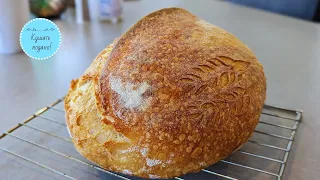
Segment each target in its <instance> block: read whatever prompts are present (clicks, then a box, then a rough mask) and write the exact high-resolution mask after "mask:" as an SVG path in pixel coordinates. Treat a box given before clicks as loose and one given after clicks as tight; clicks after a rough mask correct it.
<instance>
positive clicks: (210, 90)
mask: <svg viewBox="0 0 320 180" xmlns="http://www.w3.org/2000/svg"><path fill="white" fill-rule="evenodd" d="M265 97H266V79H265V76H264V72H263V68H262V65H261V64H260V63H259V62H258V61H257V59H256V57H255V56H254V55H253V53H252V51H251V50H250V49H249V48H248V47H247V46H246V45H244V44H243V43H242V42H241V41H240V40H239V39H237V38H236V37H234V36H233V35H231V34H230V33H228V32H226V31H224V30H222V29H220V28H218V27H216V26H213V25H211V24H209V23H207V22H205V21H204V20H200V19H198V18H197V17H195V16H194V15H192V14H190V13H189V12H187V11H186V10H183V9H179V8H168V9H162V10H159V11H156V12H154V13H151V14H149V15H148V16H146V17H144V18H142V19H141V20H140V21H139V22H137V23H136V24H135V25H134V26H133V27H132V28H130V29H129V30H128V31H127V32H126V33H125V34H123V35H122V36H121V37H120V38H119V39H118V40H115V41H114V42H113V43H112V44H111V45H109V46H108V47H107V48H106V49H104V50H103V51H102V52H101V53H100V54H99V55H98V56H97V57H96V59H95V60H94V61H93V62H92V64H91V65H90V67H89V68H88V69H87V70H86V71H85V73H84V74H83V75H82V76H81V77H80V78H79V79H76V80H73V81H72V82H71V87H70V90H69V92H68V95H67V96H66V98H65V109H66V119H67V124H68V128H69V130H70V133H71V136H72V140H73V143H74V145H75V147H76V149H77V150H78V151H79V152H80V153H81V154H82V155H83V156H84V157H86V158H88V159H89V160H91V161H93V162H95V163H97V164H99V165H100V166H102V167H103V168H105V169H107V170H111V171H116V172H121V173H124V174H128V175H134V176H140V177H146V178H170V177H175V176H180V175H183V174H186V173H188V172H196V171H199V170H200V169H202V168H205V167H207V166H210V165H211V164H213V163H215V162H217V161H219V160H220V159H223V158H225V157H226V156H228V155H229V154H231V153H232V152H233V151H234V150H236V149H237V148H239V147H240V146H241V145H242V144H243V143H245V142H246V141H247V140H248V138H249V137H250V136H251V134H252V133H253V131H254V129H255V127H256V125H257V123H258V120H259V116H260V113H261V110H262V107H263V103H264V100H265Z"/></svg>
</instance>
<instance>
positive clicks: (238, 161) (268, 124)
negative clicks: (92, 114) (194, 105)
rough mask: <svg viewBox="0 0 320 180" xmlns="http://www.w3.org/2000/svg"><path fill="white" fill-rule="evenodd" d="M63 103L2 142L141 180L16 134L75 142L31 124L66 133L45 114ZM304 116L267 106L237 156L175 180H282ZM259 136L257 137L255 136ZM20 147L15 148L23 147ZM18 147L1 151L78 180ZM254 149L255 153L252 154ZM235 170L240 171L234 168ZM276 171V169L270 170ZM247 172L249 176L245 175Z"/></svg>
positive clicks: (37, 115)
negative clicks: (11, 140) (13, 141)
mask: <svg viewBox="0 0 320 180" xmlns="http://www.w3.org/2000/svg"><path fill="white" fill-rule="evenodd" d="M62 102H63V99H59V100H57V101H56V102H54V103H52V104H51V105H49V106H47V107H44V108H42V109H40V110H39V111H37V112H36V113H34V114H33V115H32V116H30V117H29V118H27V119H26V120H24V121H23V122H21V123H19V124H18V125H16V126H15V127H13V128H11V129H9V130H8V131H6V132H4V133H3V134H2V135H0V140H4V139H6V138H14V139H16V140H19V141H21V142H23V143H26V144H29V145H31V146H34V147H36V148H38V149H41V150H42V151H48V152H50V153H53V154H55V155H58V156H61V157H63V158H66V159H68V160H70V161H74V162H76V163H79V164H82V165H85V166H87V167H88V168H90V169H94V170H97V171H99V172H100V174H102V175H103V176H104V175H108V177H113V178H118V179H125V180H129V179H139V178H136V177H131V176H127V175H123V174H119V173H114V172H110V171H107V170H104V169H102V168H100V167H99V166H97V165H95V164H92V163H90V162H88V161H86V160H82V159H81V158H76V157H75V156H77V155H78V154H76V152H74V153H73V154H72V155H69V154H66V153H63V152H60V151H58V150H56V149H53V148H51V147H46V146H44V145H42V144H41V143H37V142H36V141H33V140H30V139H28V138H27V137H29V136H26V137H23V136H21V135H16V134H14V132H16V131H19V129H21V128H28V129H29V130H32V131H37V132H39V133H42V134H46V135H48V136H49V137H50V138H56V139H59V140H61V141H64V142H66V143H71V142H72V141H71V140H70V139H69V138H68V137H63V136H61V135H59V134H58V133H54V132H50V131H47V130H45V129H42V128H40V127H37V126H36V125H32V124H30V122H31V121H32V120H34V119H36V118H37V119H39V120H41V121H47V122H46V123H53V124H57V125H60V126H62V127H63V129H65V130H66V128H65V126H66V124H65V122H64V121H63V120H60V121H59V120H57V119H55V118H53V117H49V116H47V115H45V113H46V112H48V111H53V112H54V113H61V114H64V113H65V112H64V110H63V108H61V107H60V108H59V107H57V106H58V104H62ZM301 117H302V111H300V110H293V109H284V108H279V107H274V106H269V105H265V106H264V110H263V112H262V116H261V118H260V123H259V125H258V126H257V128H256V130H255V133H254V136H253V137H252V138H251V139H250V140H249V141H248V142H247V143H246V144H245V145H244V146H243V147H242V148H241V149H240V150H238V151H237V152H235V153H233V154H232V155H231V156H230V157H228V158H226V159H224V160H221V161H220V162H219V163H217V164H215V165H213V166H211V167H209V168H207V169H202V171H201V172H199V173H196V174H191V175H186V176H183V177H176V178H175V179H179V180H183V179H193V178H194V179H199V178H200V177H201V179H208V178H210V179H214V178H216V179H231V180H235V179H243V178H245V179H248V177H249V178H250V179H251V178H252V179H261V177H267V176H268V177H269V178H270V179H278V180H280V179H281V178H282V177H283V173H284V170H285V167H286V164H287V162H288V157H289V154H290V150H291V147H292V143H293V140H294V136H295V133H296V131H297V128H298V125H299V122H300V121H301ZM289 124H290V125H289ZM270 130H271V131H270ZM285 131H286V133H285ZM255 135H256V136H257V137H255ZM277 141H279V142H277ZM0 142H1V141H0ZM272 143H273V144H272ZM19 146H20V145H19ZM19 146H14V147H15V148H19ZM246 146H247V148H246ZM15 148H12V147H4V146H3V145H0V150H1V151H3V152H5V153H7V154H10V155H12V156H15V157H16V158H18V159H19V160H24V161H26V162H28V163H31V164H34V165H36V166H38V167H40V168H43V169H46V170H47V171H51V172H52V173H55V174H58V175H60V178H66V179H77V178H76V177H74V174H67V173H65V172H63V170H60V169H58V168H53V167H50V166H49V165H46V164H45V163H43V162H41V161H38V160H35V159H31V158H29V157H26V156H25V155H24V154H23V153H17V152H15V151H14V150H12V149H15ZM263 149H264V150H263ZM250 150H251V151H255V152H250ZM1 151H0V152H1ZM265 152H266V153H265ZM274 152H276V153H274ZM263 153H265V154H263ZM274 154H276V155H274ZM250 160H252V161H254V162H255V163H253V164H250V162H249V161H250ZM265 162H268V163H269V164H267V165H261V164H263V163H265ZM270 163H272V164H270ZM253 165H259V167H254V166H253ZM234 167H235V168H236V169H234ZM237 168H238V170H237ZM239 168H240V169H239ZM272 168H273V170H270V169H272ZM240 172H241V173H240ZM246 172H247V174H248V175H247V174H245V173H246ZM261 174H263V176H261ZM209 175H210V176H209ZM101 177H102V176H101ZM107 179H109V178H107ZM263 179H265V178H263Z"/></svg>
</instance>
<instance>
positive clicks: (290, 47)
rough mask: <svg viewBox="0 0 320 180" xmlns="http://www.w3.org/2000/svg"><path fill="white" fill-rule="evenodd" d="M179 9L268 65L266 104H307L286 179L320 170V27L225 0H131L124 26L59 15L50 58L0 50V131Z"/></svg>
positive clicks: (311, 176)
mask: <svg viewBox="0 0 320 180" xmlns="http://www.w3.org/2000/svg"><path fill="white" fill-rule="evenodd" d="M173 6H175V7H182V8H185V9H187V10H189V11H190V12H192V13H193V14H195V15H197V16H198V17H200V18H202V19H205V20H206V21H208V22H210V23H212V24H214V25H217V26H219V27H221V28H223V29H225V30H227V31H229V32H231V33H232V34H234V35H235V36H237V37H238V38H240V39H241V40H242V41H243V42H244V43H245V44H247V45H248V46H249V47H250V48H251V49H252V50H253V52H254V53H255V54H256V56H257V58H258V59H259V61H260V62H261V63H262V64H263V66H264V69H265V74H266V77H267V101H266V103H267V104H274V105H278V106H281V107H289V108H294V109H301V110H303V120H302V123H301V124H300V126H299V129H298V132H297V134H296V138H295V141H294V143H293V150H292V152H291V155H290V158H289V162H288V164H287V167H286V171H285V175H284V179H290V180H294V179H318V176H319V175H320V166H319V163H320V144H319V142H320V110H319V108H320V25H319V24H315V23H312V22H307V21H303V20H298V19H293V18H290V17H286V16H281V15H277V14H271V13H268V12H263V11H260V10H255V9H251V8H246V7H241V6H237V5H234V4H230V3H227V2H221V1H211V0H203V1H193V0H170V1H169V0H165V1H163V0H161V1H148V0H141V1H129V2H125V4H124V14H123V17H124V18H123V21H122V22H121V23H119V24H115V25H113V24H107V23H97V22H86V23H84V24H77V23H76V22H75V21H74V18H66V19H65V20H57V21H55V23H56V24H57V25H58V27H59V28H60V30H61V33H62V44H61V47H60V49H59V51H58V52H57V53H56V55H54V56H53V57H52V58H50V59H47V60H43V61H37V60H33V59H30V58H29V57H28V56H26V55H25V54H24V53H19V54H14V55H0V117H1V118H0V132H2V131H5V130H7V129H9V128H11V127H12V126H14V125H16V124H17V123H18V122H20V121H22V120H23V119H25V118H26V117H28V116H30V115H31V114H32V113H34V112H35V111H37V110H39V109H40V108H42V107H44V106H46V105H48V104H50V103H52V102H53V101H55V100H56V99H58V98H61V97H63V96H64V95H65V94H66V93H67V91H68V88H69V83H70V81H71V79H75V78H77V77H78V76H80V75H81V74H82V73H83V72H84V71H85V69H86V68H87V67H88V66H89V64H90V63H91V62H92V60H93V59H94V58H95V56H96V55H97V54H98V53H99V52H100V51H101V50H102V49H103V48H104V47H106V46H107V45H108V44H109V43H111V42H112V41H113V40H114V39H115V38H116V37H119V36H120V35H121V34H122V33H124V32H125V31H126V30H127V29H128V28H129V27H130V26H132V25H133V24H134V23H135V22H136V21H138V20H139V19H140V18H141V17H143V16H145V15H147V14H148V13H150V12H152V11H155V10H158V9H160V8H163V7H173Z"/></svg>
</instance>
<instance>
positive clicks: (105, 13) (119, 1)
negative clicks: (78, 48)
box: [88, 0, 123, 23]
mask: <svg viewBox="0 0 320 180" xmlns="http://www.w3.org/2000/svg"><path fill="white" fill-rule="evenodd" d="M88 5H89V13H90V19H91V20H100V21H111V22H112V23H117V22H118V21H119V20H120V18H121V15H122V10H123V0H88Z"/></svg>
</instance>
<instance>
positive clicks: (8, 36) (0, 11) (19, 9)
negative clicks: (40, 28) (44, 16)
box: [0, 0, 30, 54]
mask: <svg viewBox="0 0 320 180" xmlns="http://www.w3.org/2000/svg"><path fill="white" fill-rule="evenodd" d="M29 17H30V9H29V1H28V0H23V1H21V0H0V53H2V54H12V53H17V52H20V51H21V47H20V41H19V39H20V32H21V29H22V28H23V26H24V24H25V23H27V22H28V20H29Z"/></svg>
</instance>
